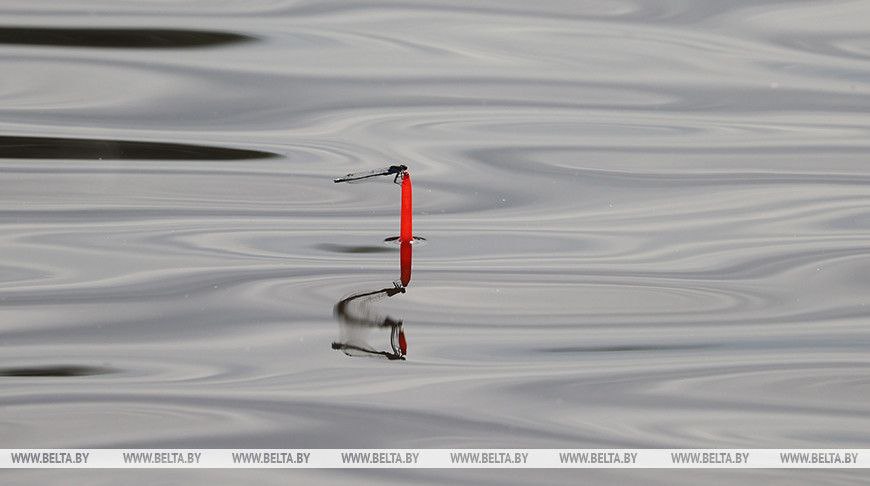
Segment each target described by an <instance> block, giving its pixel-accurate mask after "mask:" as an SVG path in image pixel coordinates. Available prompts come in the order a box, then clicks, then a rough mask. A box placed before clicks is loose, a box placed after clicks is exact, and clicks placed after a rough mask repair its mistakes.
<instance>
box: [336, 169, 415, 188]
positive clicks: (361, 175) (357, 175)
mask: <svg viewBox="0 0 870 486" xmlns="http://www.w3.org/2000/svg"><path fill="white" fill-rule="evenodd" d="M406 170H408V166H406V165H391V166H389V167H382V168H380V169H375V170H369V171H365V172H354V173H352V174H348V175H346V176H344V177H338V178H335V179H333V180H332V182H351V181H358V180H360V179H368V178H369V177H377V176H382V175H390V174H396V177H394V178H393V182H395V183H396V184H400V182H399V176H400V175H402V172H405V171H406Z"/></svg>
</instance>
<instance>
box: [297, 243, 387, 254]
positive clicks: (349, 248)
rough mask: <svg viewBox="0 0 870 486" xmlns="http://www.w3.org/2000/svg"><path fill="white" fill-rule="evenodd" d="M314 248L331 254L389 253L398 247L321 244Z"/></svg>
mask: <svg viewBox="0 0 870 486" xmlns="http://www.w3.org/2000/svg"><path fill="white" fill-rule="evenodd" d="M314 248H316V249H318V250H323V251H329V252H333V253H391V252H395V251H397V250H398V247H395V248H392V247H388V246H374V245H339V244H335V243H321V244H319V245H315V246H314Z"/></svg>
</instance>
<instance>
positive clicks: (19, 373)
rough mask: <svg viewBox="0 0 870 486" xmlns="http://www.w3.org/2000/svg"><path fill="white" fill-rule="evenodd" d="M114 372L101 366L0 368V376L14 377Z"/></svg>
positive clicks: (88, 374) (85, 374) (87, 374)
mask: <svg viewBox="0 0 870 486" xmlns="http://www.w3.org/2000/svg"><path fill="white" fill-rule="evenodd" d="M114 372H115V370H114V369H112V368H106V367H102V366H76V365H50V366H22V367H18V368H0V376H15V377H31V376H32V377H66V376H92V375H105V374H108V373H114Z"/></svg>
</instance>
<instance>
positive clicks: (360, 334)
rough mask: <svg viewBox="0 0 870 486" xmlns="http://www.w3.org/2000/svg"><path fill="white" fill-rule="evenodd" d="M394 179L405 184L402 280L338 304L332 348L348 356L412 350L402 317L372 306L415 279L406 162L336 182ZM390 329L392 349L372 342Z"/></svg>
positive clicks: (394, 356) (401, 355)
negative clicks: (377, 333)
mask: <svg viewBox="0 0 870 486" xmlns="http://www.w3.org/2000/svg"><path fill="white" fill-rule="evenodd" d="M393 174H395V178H394V179H393V182H396V183H399V179H400V178H401V183H400V184H401V186H402V211H401V219H400V229H399V238H398V240H399V243H400V246H399V281H398V282H393V286H392V287H387V288H385V289H381V290H373V291H367V292H359V293H356V294H353V295H350V296H348V297H346V298H344V299H342V300H340V301H338V303H337V304H335V308H334V310H333V312H334V314H335V317H336V319H338V322H339V337H338V340H337V341H335V342H333V343H332V349H336V350H341V351H342V352H344V353H345V354H347V355H348V356H376V357H377V356H383V357H386V358H387V359H391V360H404V359H405V355H406V354H407V353H408V343H407V340H406V339H405V331H404V328H403V325H402V320H401V319H398V320H397V319H393V318H391V317H389V316H379V315H377V314H376V313H375V312H374V311H373V310H372V308H371V304H373V303H375V302H377V301H379V300H382V299H384V298H387V297H392V296H394V295H396V294H400V293H401V294H403V293H405V290H406V288H407V287H408V285H409V284H410V283H411V260H412V254H411V242H412V241H413V240H414V236H413V231H412V214H413V211H412V206H411V174H410V173H409V172H408V168H407V167H406V166H404V165H392V166H390V167H385V168H383V169H377V170H373V171H369V172H361V173H356V174H348V175H346V176H344V177H340V178H337V179H335V182H352V181H357V180H360V179H367V178H370V177H375V176H382V175H393ZM377 330H381V331H387V332H389V342H390V351H386V350H380V349H378V347H376V346H373V345H371V344H370V343H369V338H370V337H371V335H372V334H373V332H374V331H377Z"/></svg>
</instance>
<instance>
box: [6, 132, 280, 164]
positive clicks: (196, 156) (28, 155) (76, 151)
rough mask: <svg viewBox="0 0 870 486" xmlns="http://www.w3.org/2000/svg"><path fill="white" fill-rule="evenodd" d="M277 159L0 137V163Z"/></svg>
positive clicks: (255, 153)
mask: <svg viewBox="0 0 870 486" xmlns="http://www.w3.org/2000/svg"><path fill="white" fill-rule="evenodd" d="M277 156H278V154H275V153H272V152H265V151H262V150H247V149H236V148H227V147H213V146H208V145H192V144H186V143H165V142H134V141H128V140H104V139H89V138H55V137H16V136H0V159H78V160H248V159H267V158H272V157H277Z"/></svg>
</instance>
